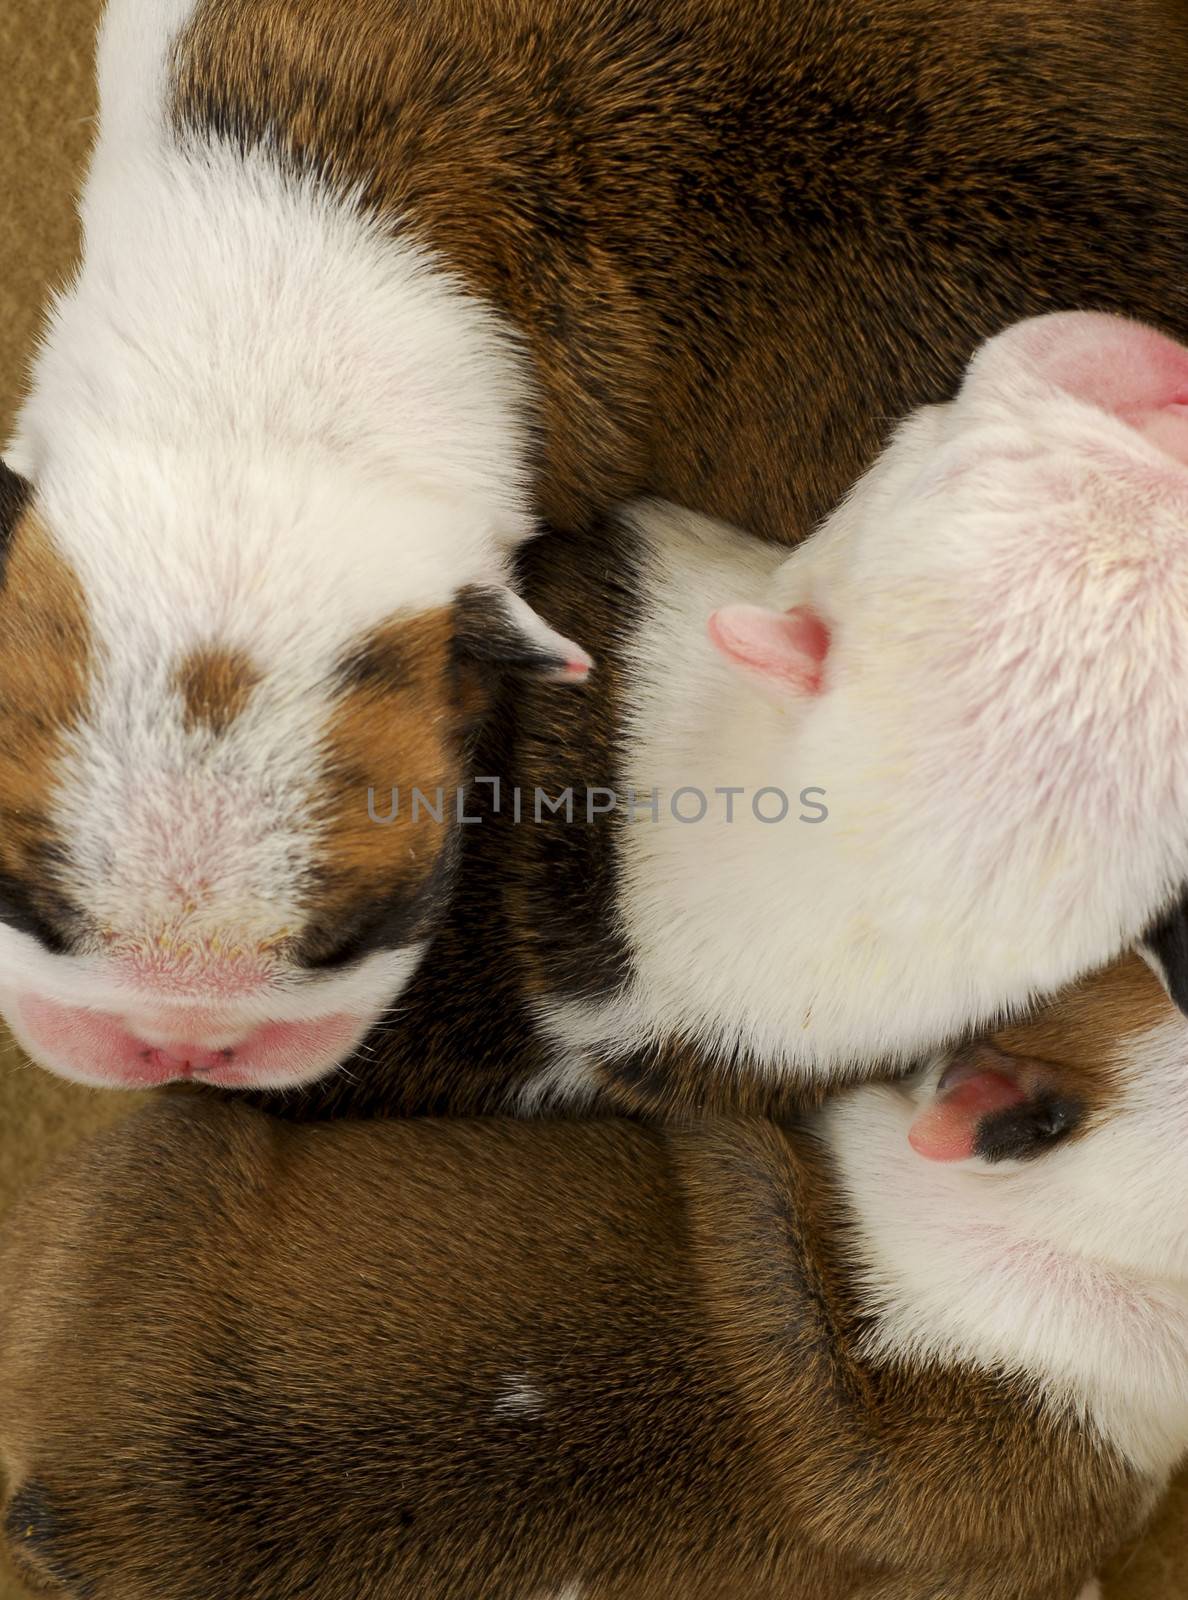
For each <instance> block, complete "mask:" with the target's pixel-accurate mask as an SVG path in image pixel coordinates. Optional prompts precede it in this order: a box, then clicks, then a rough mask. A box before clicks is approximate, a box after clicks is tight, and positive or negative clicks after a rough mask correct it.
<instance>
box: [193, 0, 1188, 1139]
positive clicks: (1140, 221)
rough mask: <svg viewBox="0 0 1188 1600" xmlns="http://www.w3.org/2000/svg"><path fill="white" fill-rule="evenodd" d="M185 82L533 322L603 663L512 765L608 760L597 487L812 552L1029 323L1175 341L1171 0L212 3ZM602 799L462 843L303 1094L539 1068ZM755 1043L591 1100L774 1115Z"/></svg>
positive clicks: (1185, 39) (1179, 118) (209, 116)
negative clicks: (942, 406) (349, 1049)
mask: <svg viewBox="0 0 1188 1600" xmlns="http://www.w3.org/2000/svg"><path fill="white" fill-rule="evenodd" d="M175 70H176V88H175V97H174V113H175V118H176V120H177V123H178V125H179V126H181V127H183V128H185V129H188V130H191V131H192V132H193V133H194V134H195V136H197V137H205V136H209V134H210V133H211V132H214V133H215V134H218V135H221V136H224V137H226V138H228V139H230V140H232V141H237V142H239V143H240V144H242V145H244V146H249V145H253V144H256V143H258V142H261V141H271V142H272V143H273V145H274V147H275V148H276V149H277V150H279V151H281V152H283V153H284V155H285V158H286V159H288V160H289V161H291V162H293V163H295V164H297V165H300V166H303V167H311V168H313V169H314V170H316V171H318V172H321V173H322V174H324V175H325V176H326V177H327V178H328V179H329V180H330V181H332V182H334V183H337V184H340V185H359V186H361V189H362V194H363V199H364V203H365V204H367V205H369V206H371V207H374V208H375V209H376V210H378V211H379V212H380V213H381V214H383V215H385V216H386V217H389V218H390V219H391V222H392V226H393V228H394V229H398V228H407V229H408V230H409V231H410V232H411V233H412V235H413V236H414V237H416V238H418V239H419V240H421V241H422V242H425V243H427V244H429V245H430V246H431V247H432V248H433V249H434V250H436V251H437V253H438V255H439V256H440V258H441V260H442V261H443V262H444V264H445V265H446V266H448V267H449V268H450V269H451V270H452V271H454V272H455V273H457V274H458V275H459V276H460V277H461V278H462V280H463V281H464V282H465V283H466V284H467V285H469V287H470V288H472V289H473V290H474V291H475V292H476V293H478V294H480V295H482V296H484V297H486V298H487V299H488V300H490V301H491V302H492V303H494V304H495V305H497V306H498V307H499V308H500V309H501V310H502V311H503V312H504V313H505V314H506V316H507V317H508V319H509V320H510V322H511V323H512V325H513V326H514V327H515V328H516V329H517V330H518V331H519V332H520V334H521V335H522V336H523V338H524V341H525V349H526V351H527V354H528V357H529V362H530V368H531V373H532V377H533V381H534V383H535V385H536V388H537V392H538V399H539V404H538V414H537V445H538V449H537V459H536V463H535V465H536V500H537V505H538V509H539V510H540V512H541V514H542V516H543V517H545V518H546V519H548V520H549V521H550V522H551V524H552V525H553V526H554V528H555V529H556V530H557V533H556V535H555V536H553V537H551V538H550V539H549V540H548V541H547V542H546V543H544V544H541V545H540V546H539V547H537V548H529V549H528V550H527V551H526V552H525V553H524V558H523V567H524V577H525V586H526V592H527V593H528V595H529V597H530V598H531V599H532V601H533V602H534V603H535V604H536V605H537V606H538V608H539V609H540V610H541V611H542V613H543V614H544V615H546V616H548V617H549V620H550V621H551V622H553V623H554V624H555V625H556V626H558V627H561V628H562V629H568V630H569V631H570V632H571V633H572V634H573V636H574V637H577V638H579V639H580V640H582V641H583V642H584V643H586V644H587V645H588V646H589V647H590V648H591V649H592V650H593V651H594V653H595V654H596V656H597V658H598V663H599V678H600V681H599V682H598V685H597V687H592V688H591V689H590V690H588V691H586V700H585V703H584V705H583V706H581V708H580V709H578V708H577V707H576V706H575V701H576V699H577V697H576V696H574V695H569V694H566V695H565V696H557V695H556V694H555V692H535V691H528V692H527V693H525V692H524V690H523V686H522V685H521V684H519V683H517V684H516V685H515V688H514V692H505V693H503V694H502V696H501V697H500V698H499V702H498V704H497V707H496V710H495V713H494V725H493V727H492V728H491V730H490V732H489V738H488V745H487V748H486V751H485V752H484V754H483V755H482V756H481V757H480V759H479V761H478V763H477V769H478V770H479V771H480V772H487V773H491V774H500V775H502V776H503V777H504V778H505V780H506V781H507V782H508V783H509V784H510V783H513V782H515V781H516V780H517V778H519V779H520V780H522V781H523V782H525V783H526V784H528V785H531V784H533V783H535V781H536V779H537V776H538V775H541V774H543V775H544V777H545V786H546V787H547V786H549V785H554V784H555V786H556V787H564V786H565V785H566V784H568V783H571V782H575V781H576V782H577V783H579V784H581V783H589V784H592V785H601V784H606V785H607V786H610V784H611V781H612V777H613V773H614V769H615V763H616V743H615V737H614V727H615V704H616V697H617V695H618V692H619V691H618V684H617V672H618V667H617V663H616V651H617V642H618V640H619V638H620V637H621V634H622V632H623V631H624V629H626V628H628V627H629V626H630V625H631V622H632V617H633V610H634V600H635V595H634V591H633V587H632V572H631V552H630V550H629V549H626V548H624V545H623V540H622V537H621V536H619V537H616V536H615V535H614V534H613V532H612V531H610V530H611V524H609V523H607V522H606V521H605V520H601V519H605V518H606V516H607V513H608V511H609V509H610V508H611V507H612V505H613V504H614V503H616V502H618V501H619V500H621V499H623V498H625V497H628V496H632V495H636V494H639V493H653V494H662V495H665V496H667V497H669V498H671V499H673V500H675V501H677V502H680V503H684V504H687V505H690V506H692V507H694V508H696V509H699V510H701V511H704V512H708V513H711V514H715V515H718V516H721V517H724V518H726V519H728V520H731V521H734V522H736V523H738V524H740V525H742V526H745V527H747V528H749V529H751V530H752V531H754V532H755V533H756V534H758V535H760V536H761V537H764V538H767V539H771V540H775V541H781V542H795V541H796V540H798V539H800V538H801V537H802V536H803V535H804V534H805V533H806V531H808V530H809V529H810V528H811V527H812V526H813V525H814V524H815V522H816V521H817V520H818V519H819V518H820V517H821V516H822V515H823V514H825V513H826V512H827V511H828V510H829V509H830V508H831V507H832V506H833V505H834V504H835V503H836V501H837V499H838V497H839V496H840V495H841V493H842V492H843V491H844V490H845V489H846V488H847V487H848V486H849V484H850V483H851V482H852V481H853V480H854V478H855V477H856V476H857V474H858V473H859V472H860V470H861V469H863V468H864V467H865V466H866V465H867V464H868V463H869V462H870V460H871V459H872V457H873V456H874V454H875V453H876V451H877V450H878V448H879V446H880V445H881V443H882V442H883V440H884V439H885V437H886V434H887V431H888V428H889V426H890V425H891V424H892V423H893V422H894V421H895V420H896V419H898V418H899V417H900V416H901V415H903V414H904V413H905V412H906V411H908V410H909V409H911V408H913V407H915V406H917V405H919V404H921V403H924V402H928V401H934V400H941V399H944V398H947V397H948V396H949V395H950V394H951V393H952V392H953V389H954V387H955V385H956V382H957V380H958V378H959V375H960V373H961V370H962V368H963V366H964V364H965V362H966V361H967V359H968V357H969V356H970V354H971V352H972V351H973V349H974V347H975V346H976V345H977V343H978V342H979V341H980V340H981V339H983V338H984V337H985V336H987V335H989V334H992V333H994V332H996V331H998V330H1000V329H1001V328H1002V327H1004V326H1005V325H1006V324H1007V323H1009V322H1011V321H1012V320H1014V319H1016V318H1019V317H1022V316H1025V315H1029V314H1034V313H1037V312H1042V311H1046V310H1051V309H1053V308H1058V307H1070V306H1076V307H1083V308H1098V309H1102V310H1113V311H1119V312H1123V313H1126V314H1128V315H1131V316H1135V317H1139V318H1142V319H1145V320H1146V321H1148V322H1151V323H1154V324H1156V325H1158V326H1162V327H1164V328H1166V329H1167V330H1168V331H1169V332H1171V333H1172V334H1173V335H1176V336H1177V337H1179V338H1181V339H1186V338H1188V292H1186V290H1185V286H1184V285H1185V279H1184V273H1183V262H1184V260H1185V259H1186V257H1188V98H1186V97H1185V96H1184V95H1183V93H1182V85H1183V82H1184V81H1185V78H1186V77H1188V12H1185V10H1184V8H1183V7H1182V6H1181V5H1179V4H1178V3H1174V0H1136V3H1135V4H1133V5H1130V6H1128V7H1126V8H1125V9H1124V10H1120V9H1119V8H1118V7H1117V6H1115V5H1113V4H1110V3H1109V0H1055V3H1053V0H1044V3H1043V4H1040V3H1038V0H882V3H880V4H878V5H877V6H876V5H874V4H871V3H869V0H753V3H748V4H747V5H745V6H743V5H738V4H736V3H734V0H663V3H661V0H613V3H612V0H490V3H488V4H484V5H482V6H475V5H473V4H471V3H469V0H417V3H415V4H413V3H411V0H408V3H405V0H349V3H347V4H343V3H341V0H260V3H258V4H255V5H253V6H251V7H245V6H244V5H243V4H242V3H241V0H203V3H202V4H200V5H199V8H198V10H197V12H196V15H195V17H194V20H193V22H192V24H191V26H190V27H189V29H188V31H187V32H186V34H185V35H184V36H183V38H182V40H181V42H180V44H179V47H178V50H177V55H176V61H175ZM558 778H559V779H560V782H559V783H557V782H556V780H557V779H558ZM393 781H395V779H393ZM484 804H485V796H484V795H482V794H480V795H476V796H475V797H474V799H473V800H472V801H471V802H470V803H469V811H470V813H471V814H475V812H476V811H477V810H481V809H482V808H483V806H484ZM579 804H580V796H579ZM356 810H357V812H358V814H359V815H363V814H364V805H363V796H362V794H361V793H360V794H359V795H358V796H357V797H356ZM618 825H619V819H617V818H616V819H612V820H610V821H606V822H603V823H596V824H594V825H592V826H584V825H583V826H581V827H566V826H563V825H562V824H560V823H557V824H550V823H547V822H546V824H545V825H544V826H543V827H541V828H538V829H532V828H528V827H523V826H521V827H518V828H512V827H510V826H507V825H506V821H495V822H491V823H489V824H488V825H485V826H484V827H482V828H474V829H469V830H464V834H465V837H464V838H463V840H462V843H461V854H462V861H463V886H462V889H461V891H460V898H459V899H458V900H457V902H456V903H455V905H454V908H453V912H452V914H451V919H450V922H449V925H447V927H446V928H445V929H444V930H443V932H442V933H441V935H440V938H439V940H438V943H437V945H436V947H435V950H434V953H433V955H432V957H431V958H430V962H429V969H428V970H426V971H424V972H423V973H422V974H421V976H420V978H419V979H418V980H417V981H416V983H415V984H414V986H413V988H412V989H411V990H410V991H408V992H406V994H405V995H404V996H402V999H401V1003H400V1008H399V1011H398V1012H397V1014H396V1016H395V1019H394V1022H390V1023H389V1024H388V1025H387V1027H386V1028H385V1029H384V1030H383V1032H382V1033H380V1034H377V1035H376V1037H374V1038H373V1039H372V1040H371V1041H369V1043H368V1045H367V1047H366V1049H365V1051H364V1052H363V1053H362V1054H361V1056H360V1058H359V1059H358V1060H357V1061H356V1062H355V1063H354V1064H353V1065H352V1066H351V1068H350V1077H349V1078H347V1077H342V1078H339V1079H337V1080H333V1081H332V1082H331V1083H330V1084H329V1085H327V1086H323V1087H322V1088H321V1089H319V1090H317V1091H315V1093H314V1094H313V1095H310V1096H299V1097H297V1099H296V1100H295V1101H290V1104H289V1109H291V1110H293V1109H295V1110H297V1111H298V1112H299V1113H300V1114H309V1115H312V1114H321V1113H323V1112H325V1111H327V1110H334V1109H352V1110H357V1111H368V1110H380V1111H400V1112H407V1111H411V1110H426V1109H431V1110H434V1111H443V1110H450V1109H453V1110H459V1111H462V1110H484V1109H485V1110H493V1109H499V1108H500V1107H502V1106H503V1105H504V1104H505V1103H506V1102H505V1091H506V1088H507V1087H508V1085H507V1082H506V1076H507V1073H506V1066H505V1063H506V1062H507V1061H508V1060H515V1061H516V1063H517V1072H522V1073H523V1074H525V1075H526V1074H528V1073H530V1072H531V1071H532V1070H533V1069H534V1062H535V1065H536V1066H539V1065H543V1064H544V1062H545V1058H544V1057H543V1056H542V1055H541V1054H540V1052H539V1046H538V1045H537V1044H536V1043H535V1042H534V1041H533V1038H532V1035H531V1029H530V1027H529V1026H528V1022H527V1019H526V1012H525V1005H526V1002H527V1001H528V1000H529V999H530V998H531V997H532V996H533V995H534V994H539V993H541V992H543V991H546V990H555V989H557V988H560V989H561V990H562V991H564V992H570V993H572V992H579V993H580V992H588V991H590V990H597V989H598V988H600V987H601V988H602V989H605V988H606V987H607V986H608V985H612V984H613V983H614V982H615V981H617V979H618V977H619V975H621V972H622V970H623V963H624V959H625V958H624V953H623V951H622V949H621V948H620V947H619V946H618V944H617V942H616V938H615V933H614V927H613V916H612V911H613V903H614V877H615V870H616V868H615V859H614V845H613V841H614V831H615V828H616V827H617V826H618ZM493 838H497V840H498V843H497V845H495V846H494V847H493ZM476 918H477V919H480V920H479V926H480V927H481V929H482V933H481V935H479V934H476V932H475V931H474V927H473V926H472V919H476ZM492 919H494V920H492ZM330 945H331V946H332V945H333V940H332V939H331V940H330ZM491 969H497V970H491ZM726 1065H729V1068H730V1070H724V1067H725V1066H726ZM755 1065H756V1064H755V1063H752V1062H748V1061H739V1062H737V1063H733V1064H723V1063H721V1062H718V1063H715V1069H716V1070H715V1072H714V1073H713V1074H711V1075H710V1077H712V1079H713V1083H712V1085H707V1075H706V1073H705V1071H704V1063H702V1062H701V1061H700V1060H699V1059H698V1058H697V1056H696V1053H695V1052H693V1051H691V1050H689V1049H687V1048H685V1047H684V1046H683V1045H682V1044H680V1043H679V1042H675V1041H674V1042H671V1043H670V1044H666V1045H664V1046H663V1047H660V1048H658V1049H657V1050H656V1051H655V1052H652V1053H650V1054H649V1055H648V1056H647V1057H642V1058H636V1059H631V1060H626V1061H621V1062H615V1063H611V1064H609V1066H608V1072H609V1074H610V1077H611V1079H612V1091H613V1092H612V1095H611V1103H613V1104H615V1105H617V1106H620V1107H623V1106H627V1107H630V1108H633V1109H641V1110H671V1109H674V1108H680V1109H691V1108H694V1109H702V1110H704V1109H708V1108H710V1107H711V1106H712V1105H713V1104H714V1103H715V1100H717V1101H719V1102H720V1101H721V1099H722V1097H723V1096H724V1097H725V1100H726V1103H728V1104H733V1105H735V1106H739V1105H742V1106H744V1107H745V1108H746V1109H749V1110H755V1111H763V1110H769V1109H772V1108H773V1106H776V1105H778V1103H779V1099H780V1093H781V1092H782V1091H773V1090H771V1089H770V1088H768V1087H765V1086H764V1084H763V1082H762V1079H761V1077H760V1076H757V1075H756V1073H755V1071H754V1070H753V1069H754V1068H755Z"/></svg>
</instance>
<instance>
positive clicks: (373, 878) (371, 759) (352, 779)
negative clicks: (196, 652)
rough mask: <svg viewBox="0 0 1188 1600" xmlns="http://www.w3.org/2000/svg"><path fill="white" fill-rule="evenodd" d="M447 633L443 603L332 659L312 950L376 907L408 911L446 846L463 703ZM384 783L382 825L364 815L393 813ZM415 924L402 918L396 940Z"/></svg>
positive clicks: (464, 721) (336, 939)
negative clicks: (437, 814)
mask: <svg viewBox="0 0 1188 1600" xmlns="http://www.w3.org/2000/svg"><path fill="white" fill-rule="evenodd" d="M452 638H453V620H452V612H451V610H450V608H448V607H445V608H442V609H440V610H437V611H429V612H424V613H421V614H419V615H415V616H407V617H398V618H393V619H392V620H391V621H390V622H388V623H386V624H384V625H383V626H382V627H380V628H377V629H375V630H374V631H373V632H372V633H371V634H370V635H368V636H367V637H366V638H365V639H362V640H360V641H359V642H358V644H357V645H356V646H355V647H354V648H353V649H352V650H351V651H350V652H349V653H348V654H347V655H346V656H344V658H343V660H342V662H341V664H340V669H339V686H338V695H337V699H336V702H335V708H334V711H333V714H332V716H331V719H330V721H329V724H328V726H327V728H326V731H325V735H324V738H323V761H324V767H323V772H322V775H321V778H320V781H319V785H318V798H317V805H318V815H317V818H316V826H317V829H318V839H319V844H318V853H317V858H316V863H315V868H314V882H313V884H312V885H311V902H312V904H313V907H314V921H313V925H312V926H311V928H310V930H309V932H308V936H307V937H308V946H309V950H310V951H311V953H314V954H317V953H318V952H320V951H322V950H325V949H330V950H333V949H334V948H335V947H338V946H340V945H341V944H342V943H343V941H344V939H349V938H350V935H351V934H352V932H353V931H354V930H355V928H356V927H359V928H361V927H362V926H363V924H364V923H366V922H367V920H368V918H369V916H374V915H376V914H377V913H380V912H382V908H383V907H384V906H385V905H392V906H398V907H403V908H408V907H409V906H410V905H411V904H412V903H414V902H415V900H416V897H417V895H418V893H419V892H420V891H422V890H424V889H425V888H426V887H427V886H430V885H431V884H432V882H433V881H434V878H435V874H436V872H437V870H438V864H439V860H440V858H441V853H442V851H443V849H446V850H447V853H448V846H449V841H450V839H451V835H452V832H453V830H452V828H451V822H452V821H453V817H454V812H455V810H456V800H455V793H456V790H457V788H458V786H459V784H461V783H462V781H463V777H464V771H463V757H464V753H465V750H466V747H467V745H466V740H467V732H468V709H469V708H468V702H467V699H466V696H465V694H464V693H463V692H462V691H461V689H460V687H459V674H458V672H457V670H456V667H455V663H454V659H453V650H452ZM393 789H397V790H398V791H399V808H398V811H396V814H395V815H394V817H393V820H392V821H391V822H390V823H388V822H382V823H377V822H376V821H375V820H374V817H373V812H374V816H375V817H380V818H387V817H388V816H389V815H391V814H392V812H393V809H394V808H393V805H392V797H391V791H392V790H393ZM414 789H418V790H420V792H421V794H422V795H423V796H424V799H425V801H426V802H427V804H422V802H421V801H420V800H416V797H415V796H414V794H413V791H414ZM439 789H440V790H441V791H442V801H443V808H442V812H441V821H436V820H435V818H434V815H433V810H431V809H430V808H434V809H438V795H437V791H438V790H439ZM372 791H374V794H372V793H371V792H372ZM369 796H370V798H371V799H372V801H373V803H372V804H369ZM414 801H416V803H415V804H414ZM423 909H433V910H436V909H437V907H436V906H433V907H426V908H423ZM413 921H414V922H415V916H414V919H413ZM414 931H415V928H414V926H413V925H412V924H410V926H409V927H408V929H407V930H406V932H405V934H404V935H402V936H411V935H412V933H413V932H414Z"/></svg>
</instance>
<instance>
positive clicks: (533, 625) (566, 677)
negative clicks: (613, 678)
mask: <svg viewBox="0 0 1188 1600" xmlns="http://www.w3.org/2000/svg"><path fill="white" fill-rule="evenodd" d="M454 649H455V651H456V653H457V655H458V657H459V659H460V660H463V661H467V662H470V663H472V664H478V665H481V666H486V667H490V668H492V669H495V670H504V671H508V672H518V673H524V674H526V675H528V676H529V677H533V678H543V679H545V680H547V681H550V682H553V683H584V682H585V680H586V679H587V677H588V676H589V675H590V672H591V670H592V668H593V666H594V662H593V659H592V658H591V657H590V656H589V655H587V654H586V652H585V651H584V650H583V649H582V647H581V646H580V645H578V644H574V642H573V640H572V639H567V638H565V636H564V635H563V634H560V633H558V632H557V630H556V629H555V628H550V627H549V625H548V623H547V622H545V620H544V619H543V617H539V616H537V614H536V612H535V611H533V609H532V607H531V606H530V605H528V604H527V603H526V602H525V601H524V600H521V598H520V596H519V595H518V594H516V593H515V591H514V590H512V589H507V588H504V587H502V586H496V585H492V586H490V587H486V586H482V585H479V584H469V585H467V587H466V588H464V589H460V590H459V591H458V594H457V596H456V597H455V601H454Z"/></svg>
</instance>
